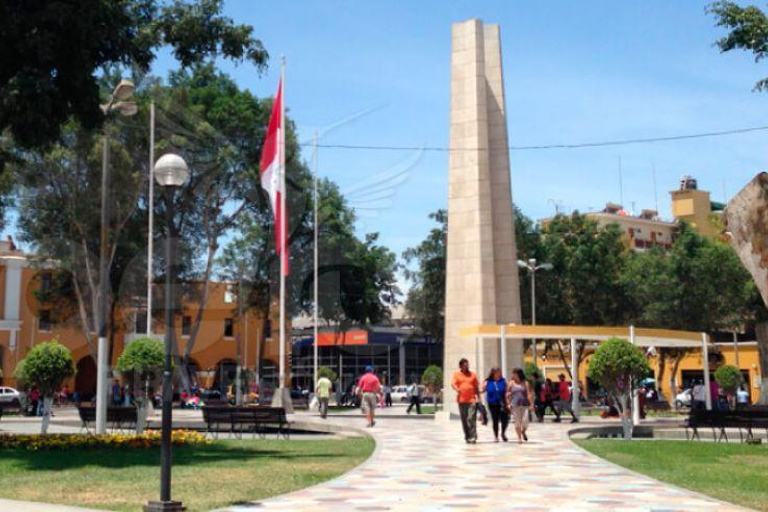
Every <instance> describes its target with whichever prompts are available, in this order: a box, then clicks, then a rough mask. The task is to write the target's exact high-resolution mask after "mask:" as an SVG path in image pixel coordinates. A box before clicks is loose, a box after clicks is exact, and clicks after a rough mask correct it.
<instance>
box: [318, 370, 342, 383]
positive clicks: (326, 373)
mask: <svg viewBox="0 0 768 512" xmlns="http://www.w3.org/2000/svg"><path fill="white" fill-rule="evenodd" d="M322 377H326V378H327V379H328V380H329V381H331V382H336V381H337V380H338V379H339V376H338V375H337V374H336V372H335V371H333V370H331V369H330V368H328V367H327V366H321V367H320V368H318V369H317V378H318V379H320V378H322Z"/></svg>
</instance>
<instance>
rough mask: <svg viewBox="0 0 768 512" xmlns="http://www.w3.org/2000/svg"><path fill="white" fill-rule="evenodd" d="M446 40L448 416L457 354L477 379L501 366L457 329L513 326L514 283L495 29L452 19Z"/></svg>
mask: <svg viewBox="0 0 768 512" xmlns="http://www.w3.org/2000/svg"><path fill="white" fill-rule="evenodd" d="M452 38H453V42H452V50H451V141H450V147H451V152H450V158H449V168H450V170H449V184H448V254H447V257H448V262H447V275H446V296H445V403H446V410H447V411H450V412H453V413H455V412H457V410H458V408H457V407H456V401H455V392H454V391H453V390H452V389H451V377H452V375H453V373H454V372H455V371H456V370H457V369H458V362H459V359H461V358H462V357H466V358H467V359H468V360H469V361H470V366H471V368H472V369H473V370H474V371H476V372H477V373H478V377H479V378H480V379H481V380H482V379H483V378H484V376H485V375H486V374H487V371H488V369H489V368H490V367H491V366H496V365H498V366H501V354H500V344H499V343H498V342H493V341H486V342H481V343H480V346H479V347H478V346H477V345H476V341H475V340H473V339H466V338H459V329H461V328H463V327H469V326H472V325H477V324H501V323H520V287H519V279H518V273H517V272H518V271H517V245H516V243H515V232H514V218H513V211H512V188H511V178H510V171H509V151H508V149H507V145H508V138H507V117H506V105H505V102H504V81H503V76H502V67H501V40H500V35H499V26H498V25H484V24H483V23H482V21H480V20H475V19H473V20H469V21H464V22H461V23H456V24H454V25H453V28H452ZM507 358H508V361H507V367H508V368H509V369H510V370H511V369H512V368H514V367H515V366H520V365H521V364H522V360H523V350H522V343H519V342H515V341H511V340H510V341H508V342H507Z"/></svg>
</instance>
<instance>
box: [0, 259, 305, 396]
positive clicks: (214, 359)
mask: <svg viewBox="0 0 768 512" xmlns="http://www.w3.org/2000/svg"><path fill="white" fill-rule="evenodd" d="M37 273H38V270H35V269H31V268H24V269H23V270H22V285H21V286H22V293H21V296H22V298H21V304H20V306H19V317H20V319H21V330H20V332H19V334H18V338H17V346H16V349H15V350H11V348H10V336H9V333H8V332H6V331H0V347H2V361H1V366H0V367H1V368H2V372H3V376H4V379H3V382H4V383H5V384H6V385H14V384H15V379H13V372H14V369H15V368H16V364H17V363H18V361H20V360H21V359H23V358H24V357H25V356H26V354H27V353H28V352H29V351H30V350H31V349H32V347H33V346H34V345H36V344H38V343H41V342H43V341H49V340H51V339H57V340H58V341H59V342H60V343H62V344H64V345H65V346H66V347H68V348H69V349H70V350H71V351H72V357H73V358H74V360H75V362H76V363H78V362H81V360H83V359H84V358H86V357H88V356H89V354H90V351H89V349H88V344H87V342H86V339H85V337H84V336H83V333H82V332H81V330H80V329H79V328H78V325H79V324H78V323H77V317H76V316H69V318H66V319H62V320H66V321H64V322H62V323H59V324H56V325H54V326H53V327H52V329H51V330H50V331H48V332H43V331H40V329H39V324H38V318H37V315H38V311H39V309H40V308H41V306H39V305H38V301H37V299H36V298H35V296H34V291H35V290H36V289H37V287H39V281H38V280H36V279H35V275H36V274H37ZM4 276H5V267H2V266H0V301H1V300H2V298H3V297H4V291H3V290H4V287H5V279H4ZM226 290H227V285H226V284H225V283H212V284H211V291H210V297H209V300H208V305H207V307H206V309H205V312H204V313H203V318H202V321H201V325H200V332H199V333H198V336H197V341H196V343H195V347H194V350H193V351H192V352H191V357H192V359H193V360H194V361H196V362H197V364H198V369H200V370H207V369H209V368H210V369H215V368H216V366H217V365H218V363H219V362H221V361H222V360H224V359H232V360H234V359H235V354H236V342H235V340H236V339H237V338H236V336H237V333H238V330H239V329H242V333H243V338H242V339H243V345H246V343H245V337H244V333H245V322H239V321H238V319H237V314H236V313H237V311H236V309H237V302H236V300H233V301H231V302H227V301H226V300H225V296H226ZM0 305H2V303H1V302H0ZM42 307H43V308H46V307H51V308H54V309H55V306H53V305H43V306H42ZM197 311H198V308H197V306H196V304H195V303H188V304H185V305H184V308H183V315H188V316H191V317H192V318H193V319H194V316H195V314H196V313H197ZM75 313H76V312H67V314H66V315H65V316H67V315H74V314H75ZM183 315H182V314H179V315H177V318H176V334H177V339H179V340H180V348H181V350H182V351H183V349H184V344H185V342H186V340H187V337H185V336H182V316H183ZM270 316H271V323H272V339H271V340H265V341H264V340H262V338H263V332H264V331H263V329H264V322H263V320H262V318H260V315H258V314H256V313H254V312H250V313H248V315H247V320H248V340H247V341H248V343H247V345H248V347H247V348H248V352H247V354H246V353H244V354H243V355H244V358H243V364H244V365H245V366H247V367H249V368H253V367H254V364H255V361H256V351H257V343H261V342H262V341H264V342H263V343H261V350H262V360H263V361H272V362H274V363H275V365H277V361H278V350H279V348H278V342H277V340H278V336H279V331H278V326H279V318H278V313H277V305H276V304H273V305H272V306H271V308H270ZM117 317H118V320H117V322H116V323H117V326H116V332H115V336H114V341H115V343H114V349H113V357H112V365H114V364H115V363H116V361H117V358H118V357H119V356H120V354H121V353H122V350H123V347H124V341H125V339H126V336H129V337H136V336H137V335H136V334H132V332H131V331H132V330H133V321H132V320H131V318H130V317H131V315H130V312H129V311H124V312H119V313H118V314H117ZM225 318H233V319H234V333H233V336H232V337H231V338H226V337H225V336H224V319H225ZM141 330H143V328H142V329H141ZM164 331H165V329H164V321H163V320H162V319H155V321H154V322H153V332H154V333H155V334H158V335H162V333H164ZM91 340H92V341H91V342H92V344H93V346H94V347H95V346H96V344H97V336H96V333H92V334H91ZM287 345H288V346H287V347H286V360H287V365H288V366H287V367H288V368H290V366H289V365H290V343H287ZM70 386H71V387H73V388H74V383H73V382H72V383H70ZM94 386H95V383H94Z"/></svg>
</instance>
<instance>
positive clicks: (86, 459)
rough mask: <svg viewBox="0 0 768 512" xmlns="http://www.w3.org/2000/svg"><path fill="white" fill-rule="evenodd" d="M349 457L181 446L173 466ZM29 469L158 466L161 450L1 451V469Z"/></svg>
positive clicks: (216, 445) (222, 447) (251, 448)
mask: <svg viewBox="0 0 768 512" xmlns="http://www.w3.org/2000/svg"><path fill="white" fill-rule="evenodd" d="M345 456H348V455H347V454H345V453H339V454H333V453H309V454H306V453H301V452H299V451H298V450H296V449H289V450H285V451H281V450H274V449H260V448H255V447H243V446H226V445H223V444H218V443H217V444H211V445H206V446H181V447H174V448H173V465H174V466H177V467H178V466H189V465H202V464H211V463H217V462H237V461H245V460H252V459H264V458H268V459H273V460H298V459H307V458H313V459H329V458H337V457H345ZM9 462H10V463H11V464H13V465H14V466H15V467H18V468H21V469H24V470H29V471H66V470H68V469H78V468H83V467H87V466H95V467H100V468H113V469H119V468H124V467H129V466H147V467H151V468H157V467H158V465H159V463H160V449H159V448H152V449H133V450H132V449H116V450H106V449H96V450H83V449H80V450H40V451H30V450H0V469H1V468H2V467H3V466H4V465H6V464H7V463H9Z"/></svg>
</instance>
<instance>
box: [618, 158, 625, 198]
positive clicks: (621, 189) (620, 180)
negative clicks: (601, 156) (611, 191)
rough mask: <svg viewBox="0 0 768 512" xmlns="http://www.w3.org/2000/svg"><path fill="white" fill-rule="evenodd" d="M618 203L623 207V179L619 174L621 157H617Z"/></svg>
mask: <svg viewBox="0 0 768 512" xmlns="http://www.w3.org/2000/svg"><path fill="white" fill-rule="evenodd" d="M619 204H620V205H621V208H622V209H623V208H624V181H623V179H622V176H621V157H619Z"/></svg>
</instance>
